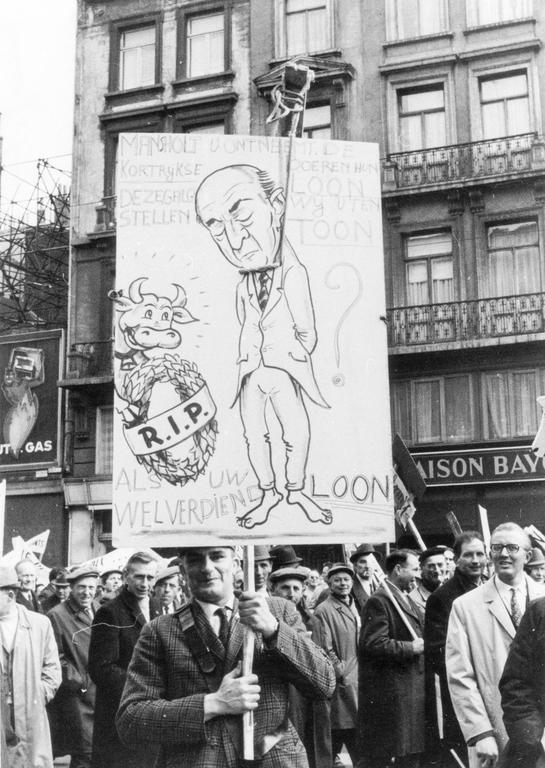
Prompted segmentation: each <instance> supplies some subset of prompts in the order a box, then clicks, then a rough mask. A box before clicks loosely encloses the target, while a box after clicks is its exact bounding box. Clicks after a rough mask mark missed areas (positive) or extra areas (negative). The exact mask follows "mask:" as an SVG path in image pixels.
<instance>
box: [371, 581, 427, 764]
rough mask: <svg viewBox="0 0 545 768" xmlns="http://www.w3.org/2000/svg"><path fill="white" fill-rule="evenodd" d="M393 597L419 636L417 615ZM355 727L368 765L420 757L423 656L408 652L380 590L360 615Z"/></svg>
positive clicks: (406, 637)
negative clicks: (357, 694)
mask: <svg viewBox="0 0 545 768" xmlns="http://www.w3.org/2000/svg"><path fill="white" fill-rule="evenodd" d="M392 591H394V590H393V589H392ZM394 595H395V599H396V601H397V603H398V605H400V607H401V609H402V611H403V613H404V615H405V616H406V617H407V620H408V621H409V623H410V625H411V626H412V627H413V629H414V631H415V632H416V635H417V636H418V637H421V636H422V620H421V614H420V611H419V610H418V608H417V607H416V606H414V605H413V604H412V602H411V601H410V600H409V598H408V596H400V594H399V592H398V591H397V590H396V591H395V592H394ZM358 723H359V730H360V735H361V749H362V753H363V755H364V756H365V757H367V758H368V760H369V763H370V764H372V765H374V764H375V763H377V764H379V765H380V764H381V761H382V762H384V763H387V762H388V760H389V759H390V758H391V757H394V756H395V757H401V756H403V755H410V754H416V753H419V752H424V749H425V726H424V657H423V655H422V654H419V655H416V654H415V653H414V650H413V645H412V637H411V635H410V633H409V630H408V629H407V627H406V626H405V624H404V623H403V621H402V619H401V617H400V616H399V614H398V612H397V610H396V608H395V606H394V605H393V604H392V602H391V600H390V598H389V597H388V595H387V593H386V591H385V590H384V588H383V587H379V589H377V591H376V592H375V593H374V594H373V595H372V596H371V597H370V598H369V600H368V601H367V603H366V605H365V608H364V609H363V614H362V625H361V631H360V642H359V710H358ZM373 761H374V762H373Z"/></svg>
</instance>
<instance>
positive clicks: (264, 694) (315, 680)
mask: <svg viewBox="0 0 545 768" xmlns="http://www.w3.org/2000/svg"><path fill="white" fill-rule="evenodd" d="M182 557H183V570H184V574H185V577H186V579H187V581H188V584H189V587H190V589H191V593H192V596H193V597H192V600H191V602H190V603H189V604H188V605H187V606H184V607H183V608H182V609H181V610H180V611H178V612H177V613H176V614H173V615H170V616H161V617H159V618H158V619H157V620H155V621H153V622H151V624H149V625H147V626H146V627H144V630H143V632H142V634H141V636H140V638H139V641H138V643H137V645H136V648H135V650H134V655H133V658H132V661H131V664H130V666H129V670H128V675H127V682H126V685H125V690H124V694H123V697H122V700H121V704H120V707H119V711H118V716H117V728H118V732H119V734H120V736H121V738H122V739H123V740H124V741H125V742H126V743H127V744H129V743H130V744H132V745H137V744H156V745H157V746H160V747H161V750H162V753H163V754H162V758H163V762H164V764H165V765H168V766H169V768H184V767H185V766H188V765H190V766H192V768H199V767H200V768H207V767H208V766H214V768H235V767H236V766H238V765H239V760H240V756H241V755H242V744H241V742H242V723H241V718H238V717H233V715H242V714H243V713H244V712H254V716H255V746H256V756H259V757H263V762H262V763H261V765H262V767H263V768H307V766H308V762H307V757H306V753H305V750H304V747H303V745H302V743H301V741H300V739H299V737H298V736H297V733H296V731H295V729H294V727H293V725H292V724H291V723H290V722H289V720H288V718H287V714H288V687H289V686H288V683H292V684H293V685H295V686H296V687H297V688H298V689H299V690H300V691H301V692H302V693H304V694H305V695H307V696H309V697H313V698H315V699H323V698H326V697H329V696H331V695H332V694H333V690H334V687H335V675H334V672H333V668H332V666H331V664H330V662H329V660H328V659H327V658H326V656H325V654H324V653H323V652H322V651H321V650H320V649H318V648H317V646H316V645H314V643H313V642H312V641H311V640H310V639H309V638H308V636H307V633H306V631H305V628H304V626H303V624H302V622H301V619H300V618H299V615H298V614H297V611H296V610H295V606H294V605H293V604H292V603H290V602H288V601H286V600H282V599H280V598H274V597H272V598H268V597H266V596H265V595H263V594H259V593H255V592H252V593H249V592H246V593H243V594H242V595H241V596H240V598H239V599H238V600H237V599H236V598H235V595H234V592H233V575H234V572H235V569H236V567H237V560H236V558H235V555H234V551H233V549H232V548H231V547H228V546H225V547H223V546H217V547H200V548H194V549H186V550H184V552H183V554H182ZM244 627H249V628H250V629H252V630H253V631H254V632H255V633H256V648H255V656H254V671H255V674H251V675H246V676H241V675H240V664H239V659H240V655H241V649H242V643H243V636H244V631H245V630H244Z"/></svg>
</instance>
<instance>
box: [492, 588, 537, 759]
mask: <svg viewBox="0 0 545 768" xmlns="http://www.w3.org/2000/svg"><path fill="white" fill-rule="evenodd" d="M500 692H501V703H502V707H503V722H504V723H505V728H506V729H507V733H508V735H509V744H508V746H507V755H506V763H505V764H506V765H509V766H517V768H533V766H535V765H536V762H537V759H538V757H539V755H540V754H541V755H542V754H543V751H542V744H543V743H545V739H544V729H545V598H540V599H539V600H534V601H533V602H532V603H530V605H529V606H528V609H527V610H526V611H525V613H524V616H523V617H522V621H521V623H520V627H519V628H518V631H517V634H516V635H515V639H514V640H513V643H512V645H511V648H510V650H509V655H508V657H507V662H506V664H505V667H504V670H503V675H502V677H501V680H500Z"/></svg>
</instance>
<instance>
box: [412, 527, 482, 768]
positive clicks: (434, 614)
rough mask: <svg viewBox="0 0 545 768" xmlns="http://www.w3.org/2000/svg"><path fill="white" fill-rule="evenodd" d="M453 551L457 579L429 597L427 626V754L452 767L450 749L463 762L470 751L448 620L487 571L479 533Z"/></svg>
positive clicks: (466, 534)
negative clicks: (449, 660) (459, 711)
mask: <svg viewBox="0 0 545 768" xmlns="http://www.w3.org/2000/svg"><path fill="white" fill-rule="evenodd" d="M453 551H454V559H455V563H456V568H455V571H454V575H453V576H452V578H451V579H448V581H446V582H445V583H444V584H443V585H442V586H440V587H439V588H438V589H436V590H435V591H434V592H432V594H431V595H430V596H429V598H428V601H427V603H426V618H425V624H424V665H425V670H426V726H427V744H428V751H429V753H430V754H434V755H436V756H437V760H438V761H439V760H441V759H443V761H444V763H445V764H446V765H449V766H450V765H455V762H453V758H452V756H451V755H450V750H451V749H454V751H455V752H456V754H457V755H458V756H459V757H460V758H462V759H464V758H466V757H467V750H466V746H465V740H464V737H463V735H462V732H461V730H460V726H459V725H458V720H457V718H456V715H455V714H454V710H453V708H452V702H451V700H450V694H449V690H448V684H447V670H446V667H445V645H446V642H447V627H448V620H449V616H450V611H451V608H452V603H453V602H454V600H456V598H457V597H460V595H464V594H465V593H466V592H469V591H470V590H471V589H475V588H476V587H478V586H480V584H482V580H483V573H484V570H485V568H486V551H485V546H484V541H483V537H482V536H481V534H480V533H478V532H477V531H464V532H463V533H461V534H460V535H459V536H457V537H456V540H455V542H454V550H453ZM438 702H439V704H438ZM441 754H443V757H441Z"/></svg>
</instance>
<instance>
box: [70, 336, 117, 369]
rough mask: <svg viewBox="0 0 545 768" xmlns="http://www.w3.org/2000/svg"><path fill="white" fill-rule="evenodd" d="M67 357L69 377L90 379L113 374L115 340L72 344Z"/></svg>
mask: <svg viewBox="0 0 545 768" xmlns="http://www.w3.org/2000/svg"><path fill="white" fill-rule="evenodd" d="M66 357H67V366H66V369H67V370H66V377H67V378H68V379H89V378H99V377H103V376H112V375H113V342H112V340H111V339H106V340H104V341H86V342H82V343H78V344H72V345H71V347H70V351H69V352H68V354H67V356H66Z"/></svg>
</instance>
